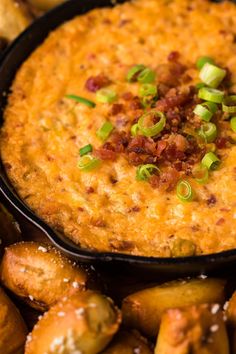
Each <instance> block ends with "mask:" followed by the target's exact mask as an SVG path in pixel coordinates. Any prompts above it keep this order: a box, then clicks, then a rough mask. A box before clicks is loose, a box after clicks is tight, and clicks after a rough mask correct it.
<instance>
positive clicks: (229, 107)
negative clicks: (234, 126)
mask: <svg viewBox="0 0 236 354" xmlns="http://www.w3.org/2000/svg"><path fill="white" fill-rule="evenodd" d="M222 109H223V112H226V113H236V95H231V96H228V97H225V99H224V100H223V102H222Z"/></svg>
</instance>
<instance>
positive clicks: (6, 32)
mask: <svg viewBox="0 0 236 354" xmlns="http://www.w3.org/2000/svg"><path fill="white" fill-rule="evenodd" d="M31 20H32V18H31V16H30V14H29V12H28V10H27V7H26V5H25V4H24V3H23V2H22V1H16V0H1V1H0V35H1V36H2V37H4V38H6V39H8V40H9V41H12V40H13V39H14V38H15V37H17V36H18V34H20V32H22V31H23V30H24V29H25V28H26V27H27V26H28V25H29V24H30V22H31Z"/></svg>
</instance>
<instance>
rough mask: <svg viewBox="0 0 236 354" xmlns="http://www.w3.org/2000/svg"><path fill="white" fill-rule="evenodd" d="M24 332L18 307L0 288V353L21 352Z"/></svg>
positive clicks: (11, 353)
mask: <svg viewBox="0 0 236 354" xmlns="http://www.w3.org/2000/svg"><path fill="white" fill-rule="evenodd" d="M26 334H27V329H26V326H25V323H24V321H23V319H22V317H21V315H20V313H19V311H18V309H17V308H16V307H15V305H14V304H13V303H12V302H11V300H10V299H9V298H8V296H7V295H6V294H5V293H4V291H3V290H2V289H1V288H0V353H4V354H13V353H14V354H23V352H24V342H25V340H26Z"/></svg>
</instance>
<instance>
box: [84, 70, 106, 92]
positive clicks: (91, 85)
mask: <svg viewBox="0 0 236 354" xmlns="http://www.w3.org/2000/svg"><path fill="white" fill-rule="evenodd" d="M110 83H111V80H110V79H109V78H108V77H107V76H105V75H103V74H100V75H97V76H91V77H90V78H88V80H87V81H86V83H85V88H86V89H87V90H88V91H90V92H96V91H98V90H100V89H101V88H103V87H106V86H108V85H109V84H110Z"/></svg>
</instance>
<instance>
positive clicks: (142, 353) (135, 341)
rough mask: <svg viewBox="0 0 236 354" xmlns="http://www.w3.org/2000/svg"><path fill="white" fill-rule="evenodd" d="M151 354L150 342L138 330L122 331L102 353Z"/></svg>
mask: <svg viewBox="0 0 236 354" xmlns="http://www.w3.org/2000/svg"><path fill="white" fill-rule="evenodd" d="M135 353H137V354H151V353H152V351H151V349H150V347H149V345H148V342H147V340H146V339H145V338H143V337H142V336H141V335H140V334H139V333H138V332H137V331H130V332H128V331H120V332H119V333H117V335H116V336H115V338H114V339H113V341H112V342H111V344H110V345H109V346H108V347H107V348H106V349H105V350H104V352H102V354H135Z"/></svg>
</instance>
